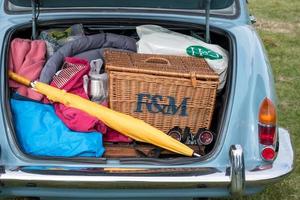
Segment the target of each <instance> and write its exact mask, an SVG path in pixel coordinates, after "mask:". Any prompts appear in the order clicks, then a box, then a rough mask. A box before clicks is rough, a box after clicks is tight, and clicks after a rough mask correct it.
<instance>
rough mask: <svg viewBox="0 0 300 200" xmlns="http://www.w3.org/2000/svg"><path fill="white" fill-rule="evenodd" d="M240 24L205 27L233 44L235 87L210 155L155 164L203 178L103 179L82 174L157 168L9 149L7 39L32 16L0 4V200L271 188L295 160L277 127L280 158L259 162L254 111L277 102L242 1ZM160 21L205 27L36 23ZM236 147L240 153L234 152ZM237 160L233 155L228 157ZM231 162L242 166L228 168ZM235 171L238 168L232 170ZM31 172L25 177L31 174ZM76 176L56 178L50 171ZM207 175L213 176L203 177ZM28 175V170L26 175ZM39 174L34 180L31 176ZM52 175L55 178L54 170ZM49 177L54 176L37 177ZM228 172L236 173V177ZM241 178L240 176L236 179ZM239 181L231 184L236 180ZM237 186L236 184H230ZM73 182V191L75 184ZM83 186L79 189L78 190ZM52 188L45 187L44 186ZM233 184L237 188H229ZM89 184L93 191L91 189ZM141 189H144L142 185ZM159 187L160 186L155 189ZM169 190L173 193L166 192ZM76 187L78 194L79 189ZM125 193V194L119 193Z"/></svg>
mask: <svg viewBox="0 0 300 200" xmlns="http://www.w3.org/2000/svg"><path fill="white" fill-rule="evenodd" d="M239 2H240V13H239V15H238V17H237V18H234V19H228V18H220V17H211V20H210V24H211V26H212V27H217V28H220V29H223V30H224V31H226V32H227V33H228V34H229V35H230V37H231V38H232V39H233V42H234V45H233V51H232V53H233V61H232V84H231V89H230V95H229V98H228V102H227V108H226V111H225V117H224V121H222V123H223V126H222V134H221V136H220V138H219V144H218V145H217V147H216V149H215V151H214V154H212V155H211V156H210V157H209V158H208V159H206V160H204V161H201V162H191V163H189V164H184V165H172V166H170V165H168V164H167V163H166V164H162V165H159V168H173V167H174V168H198V169H203V171H204V172H203V174H201V173H200V174H199V173H198V174H195V175H190V176H188V175H182V176H179V175H178V176H171V177H168V176H166V175H165V176H159V175H157V176H156V175H154V176H145V177H143V175H142V174H140V175H138V176H123V175H122V176H117V175H114V176H112V175H109V176H104V175H103V174H102V175H101V174H92V175H84V174H82V173H80V174H78V173H75V172H82V171H83V169H86V168H93V169H97V168H99V169H102V168H110V167H111V168H119V167H129V168H132V167H133V168H157V167H158V166H156V165H152V166H151V165H146V164H143V163H140V164H134V165H131V164H129V163H127V164H122V163H120V162H118V161H117V160H109V161H107V163H105V164H103V163H102V164H101V163H100V164H96V163H93V164H89V163H79V162H70V161H68V162H66V161H65V162H62V161H59V160H47V161H45V160H39V159H36V158H35V159H33V158H31V157H28V156H24V154H22V153H21V151H20V150H18V148H17V147H16V146H15V145H13V143H12V141H13V136H12V134H10V132H11V128H10V126H8V125H7V116H5V115H7V105H6V104H5V103H4V102H6V101H7V100H6V96H7V94H6V93H5V92H7V89H5V88H6V86H5V85H6V84H7V79H6V78H3V77H5V76H6V75H5V73H7V71H6V70H5V68H6V66H7V65H6V61H7V59H6V57H7V49H8V44H7V43H6V42H7V40H8V33H9V31H11V29H13V28H14V27H15V26H19V25H22V24H29V25H30V23H31V17H32V16H31V14H30V13H27V14H8V13H6V12H5V11H4V1H3V0H1V1H0V38H1V39H0V46H1V51H0V63H1V77H2V78H1V79H0V80H1V86H0V87H1V94H0V95H1V102H2V103H1V115H0V138H1V140H0V147H1V154H0V168H1V170H0V182H1V183H2V184H1V186H0V191H1V193H0V195H3V196H38V197H44V198H50V197H61V198H63V199H65V198H68V197H69V198H72V199H74V198H75V197H76V198H83V199H86V198H104V199H107V198H116V199H120V198H123V197H126V198H129V199H134V198H142V199H145V198H150V197H151V198H154V197H157V198H158V197H160V198H166V199H170V198H175V199H176V198H178V199H181V198H192V197H221V196H230V195H241V194H242V195H245V194H253V193H256V192H259V191H261V190H262V189H264V188H265V186H266V185H267V184H269V183H273V182H274V181H276V180H278V179H280V178H282V177H284V176H285V175H287V174H289V173H290V172H291V171H292V169H293V167H294V166H293V165H294V153H293V149H292V146H291V141H290V136H289V133H288V131H287V130H285V129H282V128H279V129H278V137H279V144H280V145H279V151H278V155H277V158H276V160H275V161H274V162H273V163H268V162H265V161H263V160H262V158H261V155H260V148H259V141H258V134H257V132H258V130H257V129H258V128H257V124H258V109H259V106H260V103H261V102H262V100H263V99H264V98H265V97H268V98H270V99H271V100H272V101H273V102H276V93H275V90H274V79H273V76H272V70H271V66H270V63H269V61H268V58H267V55H266V53H265V50H264V47H263V44H262V42H261V40H260V38H259V36H258V34H257V33H256V31H255V29H254V28H253V26H252V25H251V23H250V20H249V13H248V10H247V4H246V2H245V1H244V0H240V1H239ZM126 17H130V18H131V19H132V18H137V19H156V20H159V19H163V20H168V21H173V22H177V21H178V22H189V23H194V24H202V25H203V24H204V23H205V18H204V17H203V16H196V15H186V14H185V15H181V14H167V13H165V14H162V13H139V12H131V13H125V12H118V11H116V12H78V13H76V12H68V13H63V12H57V13H42V14H41V15H40V17H39V21H41V22H42V21H47V20H61V19H70V18H72V19H76V18H78V19H81V18H126ZM236 148H238V149H239V150H240V151H238V152H236V151H235V150H236ZM235 153H237V154H240V153H241V155H232V154H235ZM234 162H241V163H237V164H233V163H234ZM235 168H239V169H235ZM28 169H29V172H28ZM57 169H59V170H60V172H61V171H70V170H71V171H72V172H74V174H72V176H71V175H70V174H71V173H68V174H63V175H61V174H59V175H57V174H55V170H57ZM207 169H213V171H212V172H211V173H206V172H207ZM26 170H27V171H26ZM35 170H36V173H35V172H34V171H35ZM52 170H53V172H54V173H53V174H52V173H51V171H52ZM42 171H46V172H47V173H50V174H52V175H49V174H48V175H47V174H45V173H42ZM233 173H236V175H234V174H233ZM239 173H241V174H239ZM234 179H236V180H234ZM235 181H237V183H236V182H235ZM72 182H73V183H76V184H72ZM80 182H82V183H84V184H85V187H79V185H80V184H79V183H80ZM47 183H49V186H48V185H47ZM234 184H237V185H234ZM87 185H90V187H88V186H87ZM143 185H144V186H143ZM156 185H157V186H156ZM168 185H170V187H168ZM77 186H78V187H77ZM120 188H123V189H120Z"/></svg>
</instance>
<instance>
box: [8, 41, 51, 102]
mask: <svg viewBox="0 0 300 200" xmlns="http://www.w3.org/2000/svg"><path fill="white" fill-rule="evenodd" d="M45 55H46V44H45V42H44V41H43V40H34V41H31V40H27V39H20V38H16V39H14V40H13V41H12V42H11V45H10V52H9V63H8V65H9V70H11V71H13V72H15V73H17V74H19V75H21V76H24V77H25V78H27V79H29V80H31V81H33V80H36V79H38V78H39V76H40V73H41V70H42V68H43V66H44V63H45V61H46V60H45ZM9 86H10V87H12V88H14V89H15V90H16V91H17V92H18V93H19V94H21V95H22V96H26V97H28V98H31V99H35V100H41V99H42V97H43V96H42V95H41V94H38V93H37V92H35V91H34V90H32V89H30V88H28V87H26V86H24V85H21V84H19V83H17V82H15V81H12V80H9Z"/></svg>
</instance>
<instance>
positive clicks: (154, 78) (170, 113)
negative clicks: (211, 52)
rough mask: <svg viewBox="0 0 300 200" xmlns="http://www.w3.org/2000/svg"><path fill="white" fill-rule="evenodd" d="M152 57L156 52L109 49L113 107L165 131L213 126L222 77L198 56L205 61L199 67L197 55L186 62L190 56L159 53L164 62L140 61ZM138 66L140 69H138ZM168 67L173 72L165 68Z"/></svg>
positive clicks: (108, 70)
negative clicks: (162, 54)
mask: <svg viewBox="0 0 300 200" xmlns="http://www.w3.org/2000/svg"><path fill="white" fill-rule="evenodd" d="M117 54H118V56H116V55H117ZM165 57H167V58H166V59H167V61H165V62H164V61H163V59H161V58H165ZM170 57H171V58H170ZM174 57H175V59H177V60H181V63H180V64H181V65H179V64H178V61H176V62H177V63H175V62H174V61H173V58H174ZM128 58H130V59H129V60H128ZM148 58H151V59H152V60H155V59H156V58H155V56H153V55H145V54H133V53H123V52H117V53H116V52H113V53H112V52H111V51H109V52H105V61H106V69H107V72H108V74H109V103H110V107H111V108H112V109H113V110H116V111H119V112H123V113H126V114H129V115H131V116H134V117H136V118H139V119H142V120H144V121H145V122H147V123H149V124H151V125H153V126H154V127H156V128H158V129H160V130H162V131H164V132H168V131H169V130H170V129H171V128H173V127H174V126H179V127H183V128H184V127H190V128H191V130H192V132H193V133H196V132H197V130H198V129H199V128H209V127H210V123H211V119H212V114H213V110H214V105H215V99H216V89H217V87H218V77H217V75H216V74H215V73H214V72H213V71H212V70H210V68H209V67H208V66H207V64H206V62H205V61H204V62H203V60H202V59H196V60H199V61H200V62H201V64H200V65H199V63H198V65H199V68H203V69H200V70H199V69H197V67H198V66H197V65H195V62H196V64H197V62H199V61H195V59H194V58H191V61H186V62H189V64H186V62H185V60H186V59H188V58H190V57H179V56H161V55H159V56H158V61H161V62H162V63H150V64H149V63H147V64H146V67H145V66H143V65H139V64H137V63H141V60H147V59H148ZM126 59H127V60H126ZM136 60H139V61H136ZM188 60H189V59H188ZM123 62H125V63H123ZM155 62H156V61H155ZM202 62H203V63H204V64H203V63H202ZM191 63H192V67H190V68H191V69H194V68H195V69H197V70H191V69H187V68H188V67H186V66H189V65H190V64H191ZM166 65H167V66H166ZM136 68H139V69H138V71H136V70H135V69H136ZM145 68H146V70H145ZM150 68H151V69H150ZM166 68H168V69H167V70H169V71H165V70H166ZM182 68H184V69H182ZM149 69H150V70H149ZM178 71H179V72H178ZM195 71H196V72H195ZM162 72H163V73H162ZM168 72H169V73H170V74H171V75H170V76H168ZM191 74H195V77H193V76H191ZM193 78H195V80H193ZM193 82H194V83H193Z"/></svg>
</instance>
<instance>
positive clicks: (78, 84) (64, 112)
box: [51, 57, 132, 142]
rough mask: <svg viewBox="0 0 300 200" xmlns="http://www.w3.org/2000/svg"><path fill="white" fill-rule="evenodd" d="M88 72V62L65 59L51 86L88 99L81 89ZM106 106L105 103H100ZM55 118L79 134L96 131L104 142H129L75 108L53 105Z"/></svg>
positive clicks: (126, 138)
mask: <svg viewBox="0 0 300 200" xmlns="http://www.w3.org/2000/svg"><path fill="white" fill-rule="evenodd" d="M89 71H90V65H89V63H88V61H86V60H83V59H79V58H71V57H67V58H65V63H64V65H63V67H62V70H61V71H59V72H58V73H57V75H55V76H54V77H53V80H52V82H51V85H52V86H54V87H57V88H59V89H64V90H66V91H67V92H70V93H73V94H76V95H79V96H81V97H83V98H85V99H88V96H87V94H86V93H85V91H84V88H83V76H84V75H86V74H88V72H89ZM102 105H104V106H107V102H104V103H102ZM54 109H55V112H56V114H57V116H58V117H59V118H60V119H61V120H62V121H63V122H64V123H65V124H66V126H67V127H68V128H70V129H71V130H74V131H80V132H93V131H98V132H100V133H103V134H105V135H104V141H108V142H130V141H132V140H131V139H130V138H128V137H126V136H124V135H121V134H120V133H118V132H117V131H114V130H112V129H110V128H108V127H107V126H106V125H105V124H104V123H103V122H101V121H100V120H99V119H98V118H96V117H93V116H91V115H89V114H87V113H85V112H83V111H81V110H78V109H76V108H71V107H67V106H65V105H63V104H60V103H54Z"/></svg>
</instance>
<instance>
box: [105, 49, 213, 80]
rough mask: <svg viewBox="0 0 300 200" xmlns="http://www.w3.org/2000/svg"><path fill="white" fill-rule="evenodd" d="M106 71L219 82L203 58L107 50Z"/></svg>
mask: <svg viewBox="0 0 300 200" xmlns="http://www.w3.org/2000/svg"><path fill="white" fill-rule="evenodd" d="M104 58H105V63H106V66H105V67H106V70H108V71H110V70H111V71H122V72H135V73H144V74H152V75H163V76H172V77H184V78H190V77H191V76H195V77H196V78H197V79H209V80H218V75H217V74H216V73H215V72H214V71H213V70H212V69H211V68H210V67H209V65H208V64H207V62H206V61H205V60H204V59H202V58H194V57H189V56H171V55H155V54H138V53H132V52H124V51H116V50H111V49H107V50H105V52H104Z"/></svg>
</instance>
